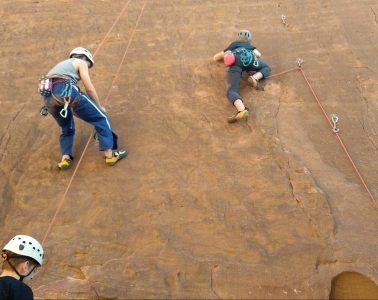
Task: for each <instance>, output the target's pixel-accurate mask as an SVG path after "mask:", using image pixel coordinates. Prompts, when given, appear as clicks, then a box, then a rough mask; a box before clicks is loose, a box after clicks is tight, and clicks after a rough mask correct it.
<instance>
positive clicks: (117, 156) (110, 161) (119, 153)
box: [105, 150, 128, 166]
mask: <svg viewBox="0 0 378 300" xmlns="http://www.w3.org/2000/svg"><path fill="white" fill-rule="evenodd" d="M127 154H128V152H127V150H114V151H113V156H112V157H111V158H107V157H106V158H105V163H106V164H107V165H108V166H114V165H115V164H116V163H117V162H118V161H119V160H121V159H122V158H125V157H126V156H127Z"/></svg>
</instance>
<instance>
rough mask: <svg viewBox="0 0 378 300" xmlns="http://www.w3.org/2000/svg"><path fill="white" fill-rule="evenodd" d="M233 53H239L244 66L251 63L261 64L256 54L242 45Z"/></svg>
mask: <svg viewBox="0 0 378 300" xmlns="http://www.w3.org/2000/svg"><path fill="white" fill-rule="evenodd" d="M233 53H234V54H237V55H238V57H239V59H240V61H241V63H242V64H243V66H244V67H248V66H249V65H250V64H251V63H252V64H253V66H255V67H258V66H259V61H258V59H257V58H256V56H255V55H254V54H253V53H252V51H250V50H247V49H245V48H243V47H240V48H237V49H236V50H234V51H233Z"/></svg>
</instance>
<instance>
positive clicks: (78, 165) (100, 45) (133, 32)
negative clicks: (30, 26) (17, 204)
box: [42, 0, 147, 245]
mask: <svg viewBox="0 0 378 300" xmlns="http://www.w3.org/2000/svg"><path fill="white" fill-rule="evenodd" d="M130 1H131V0H129V1H128V2H127V3H126V4H125V6H124V8H123V9H122V11H121V13H120V14H119V15H118V17H117V18H116V20H115V21H114V23H113V25H112V26H111V28H110V29H109V31H108V32H107V34H106V35H105V37H104V39H103V40H102V41H101V43H100V44H99V46H98V47H97V50H96V51H95V52H94V55H95V54H96V53H97V52H98V51H99V48H100V47H102V45H103V43H104V41H105V39H106V38H107V36H108V35H109V33H110V32H111V31H112V29H113V28H114V26H115V25H116V24H117V23H118V21H119V19H120V17H121V16H122V15H123V13H124V11H125V10H126V8H127V6H128V5H129V3H130ZM146 3H147V2H144V4H143V6H142V9H141V11H140V13H139V16H138V19H137V21H136V23H135V26H134V28H133V31H132V33H131V36H130V38H129V41H128V43H127V46H126V49H125V52H124V54H123V57H122V60H121V62H120V63H119V66H118V69H117V72H116V73H115V75H114V77H113V80H112V83H111V85H110V88H109V90H108V94H107V96H106V98H105V100H104V101H103V103H104V106H105V105H106V103H107V101H108V98H109V95H110V93H111V88H112V86H113V84H114V82H115V81H116V78H117V77H118V74H119V72H120V70H121V67H122V65H123V63H124V60H125V58H126V54H127V52H128V50H129V47H130V44H131V41H132V39H133V36H134V34H135V30H136V28H137V27H138V24H139V21H140V19H141V17H142V14H143V11H144V9H145V6H146ZM91 139H92V134H91V135H90V136H89V138H88V141H87V143H86V145H85V147H84V150H83V152H82V153H81V156H80V159H79V161H78V163H77V165H76V167H75V170H74V172H73V173H72V176H71V178H70V180H69V182H68V185H67V187H66V189H65V191H64V194H63V196H62V198H61V199H60V201H59V203H58V206H57V208H56V210H55V213H54V216H53V218H52V219H51V221H50V223H49V226H48V228H47V230H46V233H45V236H44V237H43V240H42V245H43V244H44V243H45V242H46V240H47V237H48V236H49V234H50V232H51V230H52V227H53V226H54V223H55V221H56V218H57V216H58V214H59V212H60V210H61V208H62V206H63V203H64V201H65V200H66V197H67V193H68V191H69V190H70V188H71V185H72V182H73V180H74V178H75V176H76V173H77V171H78V169H79V167H80V164H81V162H82V160H83V157H84V155H85V153H86V151H87V148H88V146H89V143H90V141H91Z"/></svg>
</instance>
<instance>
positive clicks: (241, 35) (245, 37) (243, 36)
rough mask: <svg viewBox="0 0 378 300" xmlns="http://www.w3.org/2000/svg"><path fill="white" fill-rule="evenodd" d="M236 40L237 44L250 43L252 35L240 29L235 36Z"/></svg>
mask: <svg viewBox="0 0 378 300" xmlns="http://www.w3.org/2000/svg"><path fill="white" fill-rule="evenodd" d="M236 40H237V41H239V42H250V41H252V33H251V32H250V31H249V30H247V29H242V30H240V31H239V32H238V34H237V35H236Z"/></svg>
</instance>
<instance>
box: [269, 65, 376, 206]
mask: <svg viewBox="0 0 378 300" xmlns="http://www.w3.org/2000/svg"><path fill="white" fill-rule="evenodd" d="M292 71H300V72H301V74H302V76H303V78H304V80H305V81H306V83H307V85H308V87H309V88H310V91H311V93H312V95H313V96H314V98H315V100H316V102H317V103H318V105H319V107H320V109H321V111H322V113H323V116H324V117H325V119H326V120H327V122H328V124H329V125H330V126H331V128H332V129H333V128H334V127H333V126H334V124H333V123H332V121H331V120H330V118H329V117H328V114H327V112H326V111H325V109H324V107H323V105H322V104H321V102H320V100H319V98H318V96H317V95H316V93H315V91H314V89H313V88H312V86H311V84H310V82H309V80H308V79H307V76H306V74H305V73H304V71H303V69H302V68H301V67H296V68H293V69H290V70H287V71H284V72H281V73H277V74H273V75H271V76H269V78H272V77H278V76H281V75H284V74H287V73H289V72H292ZM334 133H335V136H336V138H337V140H338V141H339V143H340V145H341V147H342V148H343V150H344V152H345V154H346V156H347V157H348V160H349V162H350V163H351V165H352V167H353V169H354V171H355V172H356V174H357V176H358V178H359V179H360V181H361V183H362V185H363V186H364V188H365V190H366V192H367V193H368V194H369V199H370V201H371V202H372V204H373V206H374V208H375V209H377V210H378V202H377V201H376V200H375V199H374V196H373V194H372V193H371V191H370V189H369V187H368V185H367V184H366V182H365V180H364V178H363V177H362V175H361V173H360V171H359V170H358V168H357V166H356V164H355V163H354V161H353V159H352V157H351V156H350V154H349V151H348V149H347V147H346V146H345V144H344V142H343V140H342V138H341V136H340V135H339V134H338V133H337V132H334Z"/></svg>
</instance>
